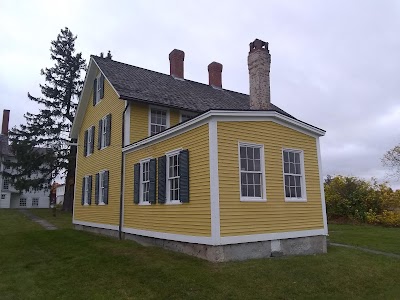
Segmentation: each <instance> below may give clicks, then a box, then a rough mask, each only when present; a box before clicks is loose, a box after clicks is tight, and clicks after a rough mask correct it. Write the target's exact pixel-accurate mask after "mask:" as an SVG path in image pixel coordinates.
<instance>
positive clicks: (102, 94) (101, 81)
mask: <svg viewBox="0 0 400 300" xmlns="http://www.w3.org/2000/svg"><path fill="white" fill-rule="evenodd" d="M103 98H104V75H103V74H101V75H100V99H103Z"/></svg>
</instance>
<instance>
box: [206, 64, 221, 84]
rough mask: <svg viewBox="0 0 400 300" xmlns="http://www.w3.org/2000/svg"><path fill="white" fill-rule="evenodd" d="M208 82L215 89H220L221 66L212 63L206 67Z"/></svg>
mask: <svg viewBox="0 0 400 300" xmlns="http://www.w3.org/2000/svg"><path fill="white" fill-rule="evenodd" d="M208 82H209V84H210V85H211V86H213V87H215V88H222V65H221V64H220V63H217V62H215V61H213V62H212V63H211V64H209V65H208Z"/></svg>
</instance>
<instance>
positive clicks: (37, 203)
mask: <svg viewBox="0 0 400 300" xmlns="http://www.w3.org/2000/svg"><path fill="white" fill-rule="evenodd" d="M34 200H37V201H36V205H34V204H33V203H34ZM32 207H39V198H37V197H35V198H32Z"/></svg>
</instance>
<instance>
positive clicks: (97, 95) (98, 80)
mask: <svg viewBox="0 0 400 300" xmlns="http://www.w3.org/2000/svg"><path fill="white" fill-rule="evenodd" d="M100 77H101V73H100V74H99V75H97V77H96V79H97V80H96V84H97V86H96V87H95V89H96V104H95V105H97V104H98V103H100V101H101V99H100V93H101V82H100Z"/></svg>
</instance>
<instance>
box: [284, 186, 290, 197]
mask: <svg viewBox="0 0 400 300" xmlns="http://www.w3.org/2000/svg"><path fill="white" fill-rule="evenodd" d="M285 197H287V198H290V188H289V187H287V186H285Z"/></svg>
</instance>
